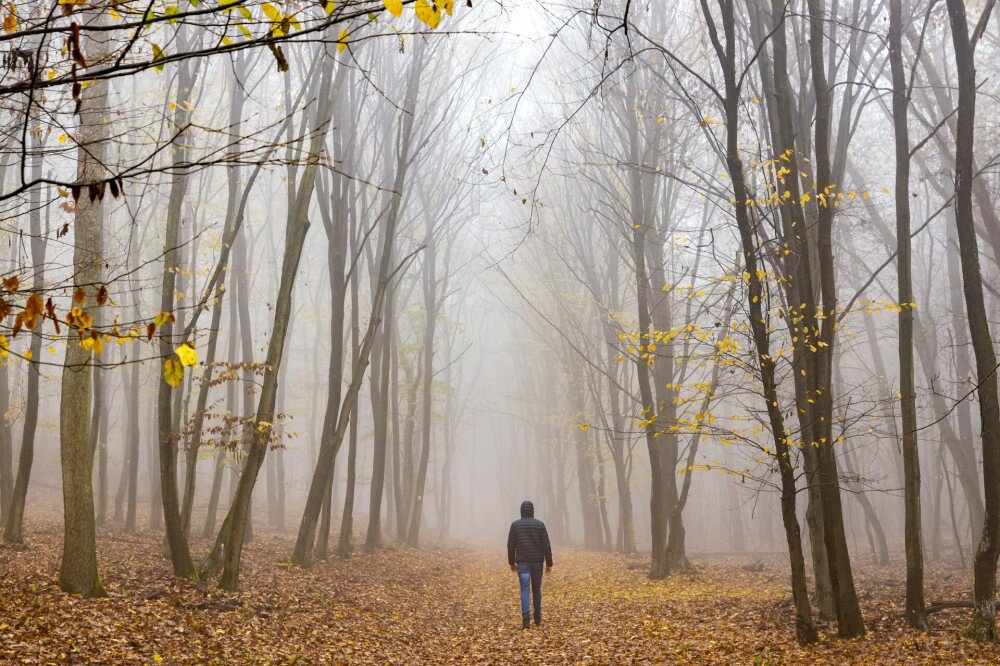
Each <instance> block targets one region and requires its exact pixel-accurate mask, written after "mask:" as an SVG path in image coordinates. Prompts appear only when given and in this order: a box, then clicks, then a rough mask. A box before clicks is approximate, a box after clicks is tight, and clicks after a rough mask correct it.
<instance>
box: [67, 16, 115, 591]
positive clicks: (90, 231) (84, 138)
mask: <svg viewBox="0 0 1000 666" xmlns="http://www.w3.org/2000/svg"><path fill="white" fill-rule="evenodd" d="M78 16H80V17H81V18H82V17H84V16H85V17H86V18H85V19H83V20H85V21H86V23H88V24H89V25H90V26H91V27H99V26H102V25H104V24H106V22H107V18H106V17H107V13H106V12H104V11H103V10H101V9H100V8H98V9H94V10H92V11H88V10H83V12H81V13H78ZM86 34H87V35H88V36H87V37H86V38H85V40H84V41H85V45H84V53H85V57H86V59H87V62H88V63H89V64H90V65H91V66H95V65H96V66H101V65H100V63H102V60H103V59H104V58H105V57H106V54H107V47H108V45H107V44H105V43H103V42H101V41H98V39H99V38H95V37H92V36H91V35H95V34H98V35H100V34H102V33H93V32H88V33H86ZM108 86H109V84H108V81H107V80H94V81H91V85H89V86H87V87H86V88H84V89H83V90H82V92H81V93H80V95H81V103H80V112H79V114H78V115H79V118H80V126H79V130H78V134H77V142H78V144H79V146H80V147H79V150H78V153H77V162H78V165H79V166H78V173H77V184H78V187H80V188H81V190H82V193H81V196H80V199H79V201H78V202H77V206H76V212H75V221H74V226H73V233H74V249H73V269H74V281H75V283H76V288H77V289H78V290H79V291H77V292H76V293H82V295H83V296H84V297H83V299H78V298H75V301H76V305H77V306H78V307H80V308H83V309H86V310H88V311H89V312H90V313H91V317H94V314H96V313H97V312H98V311H99V309H100V305H99V304H98V303H97V291H98V289H99V287H100V285H101V281H102V267H103V265H104V256H103V255H104V230H103V221H102V218H101V200H100V198H98V195H99V194H100V193H101V191H102V190H103V186H104V182H103V179H104V178H106V177H107V172H106V171H105V167H104V162H105V153H106V148H107V139H108V125H107V124H106V123H104V122H103V116H104V114H105V113H106V112H107V108H108ZM94 319H96V317H94ZM88 328H89V327H84V326H83V324H82V323H81V324H78V325H77V326H71V327H69V330H68V332H67V345H66V358H65V362H64V365H63V373H62V390H61V393H60V396H59V445H60V446H59V449H60V456H59V457H60V463H61V465H62V482H63V510H64V520H63V523H64V528H63V552H62V564H61V566H60V569H59V587H60V588H61V589H62V590H63V591H64V592H70V593H73V594H83V595H87V596H104V595H105V594H106V591H105V589H104V584H103V583H102V582H101V578H100V575H99V574H98V571H97V542H96V541H97V540H96V525H95V524H94V490H93V485H92V469H93V458H92V456H91V455H90V441H89V440H90V437H89V432H88V428H89V425H90V424H89V418H90V406H91V388H92V380H91V367H92V362H93V352H92V351H91V349H87V348H85V347H84V346H83V344H82V343H83V341H84V340H85V339H90V336H91V331H90V330H88Z"/></svg>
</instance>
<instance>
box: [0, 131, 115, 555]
mask: <svg viewBox="0 0 1000 666" xmlns="http://www.w3.org/2000/svg"><path fill="white" fill-rule="evenodd" d="M37 148H38V149H39V150H40V146H38V147H37ZM102 149H103V148H102ZM31 173H32V178H33V179H40V178H41V175H42V160H41V157H40V156H37V157H34V158H33V159H32V163H31ZM40 194H41V193H40V192H39V190H38V188H32V189H31V191H30V192H29V194H28V207H29V211H28V228H29V229H30V231H31V243H30V245H31V264H32V267H33V276H32V281H31V288H32V290H33V291H34V292H35V293H37V294H38V295H39V296H41V292H42V288H43V287H44V286H45V255H46V247H47V235H46V234H45V233H43V230H42V221H41V201H40ZM47 230H48V224H47V223H46V231H47ZM40 333H41V332H40V331H32V332H31V344H30V347H29V349H30V350H31V359H32V360H31V361H30V362H29V363H28V381H27V387H26V389H27V391H26V395H25V406H24V423H23V427H22V428H21V450H20V452H19V453H18V459H17V474H16V476H15V477H14V485H13V488H12V489H11V492H10V494H9V495H8V498H9V499H8V501H6V502H5V501H3V500H2V499H0V504H2V505H3V506H4V507H6V509H5V514H4V515H5V521H4V533H3V540H4V541H5V542H6V543H23V542H24V509H25V505H26V503H27V499H28V482H29V480H30V479H31V467H32V464H33V463H34V459H35V433H36V432H37V430H38V410H39V401H40V396H39V382H40V380H41V375H40V374H39V366H38V363H39V359H40V358H41V351H42V336H41V334H40ZM0 372H2V375H3V376H2V378H0V379H2V382H3V385H0V392H2V393H3V396H4V397H3V399H4V400H5V401H6V400H8V396H9V395H10V393H9V387H8V386H7V385H6V384H7V373H8V372H9V370H8V368H4V369H3V370H2V371H0ZM6 414H7V409H6V407H4V411H3V415H0V419H4V423H3V424H0V427H2V428H3V431H4V433H5V437H6V438H7V440H10V429H9V425H8V424H7V423H6ZM3 447H4V444H2V443H0V449H2V448H3ZM7 448H8V450H9V441H8V446H7ZM0 457H2V456H0ZM0 465H3V468H4V469H5V470H7V471H9V470H10V467H9V465H10V463H9V461H6V462H5V461H3V460H0ZM0 485H2V480H0Z"/></svg>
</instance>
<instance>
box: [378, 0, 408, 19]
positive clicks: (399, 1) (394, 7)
mask: <svg viewBox="0 0 1000 666" xmlns="http://www.w3.org/2000/svg"><path fill="white" fill-rule="evenodd" d="M382 4H384V5H385V10H386V11H387V12H389V13H390V14H392V15H393V16H399V15H400V14H402V13H403V0H382Z"/></svg>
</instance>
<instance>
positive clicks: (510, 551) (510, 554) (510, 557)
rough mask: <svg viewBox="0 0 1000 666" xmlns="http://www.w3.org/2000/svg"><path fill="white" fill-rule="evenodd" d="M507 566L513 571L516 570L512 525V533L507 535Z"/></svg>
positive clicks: (512, 526) (511, 527) (511, 528)
mask: <svg viewBox="0 0 1000 666" xmlns="http://www.w3.org/2000/svg"><path fill="white" fill-rule="evenodd" d="M507 564H509V565H510V568H511V570H513V569H515V568H516V565H515V564H514V525H513V524H511V526H510V532H508V533H507Z"/></svg>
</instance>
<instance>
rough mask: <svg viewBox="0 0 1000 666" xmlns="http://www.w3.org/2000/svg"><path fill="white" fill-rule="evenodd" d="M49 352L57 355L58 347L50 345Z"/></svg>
mask: <svg viewBox="0 0 1000 666" xmlns="http://www.w3.org/2000/svg"><path fill="white" fill-rule="evenodd" d="M49 353H50V354H52V355H53V356H55V355H56V348H55V347H53V346H52V345H49Z"/></svg>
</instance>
